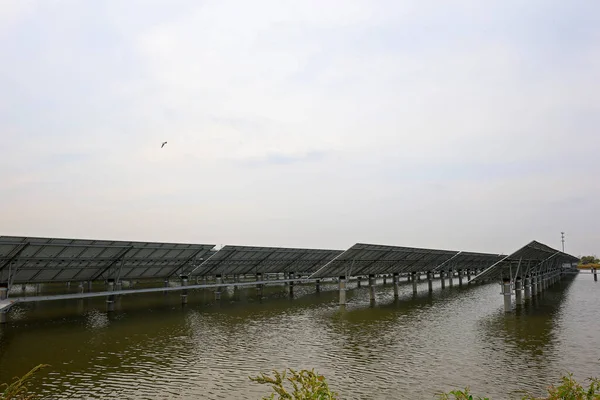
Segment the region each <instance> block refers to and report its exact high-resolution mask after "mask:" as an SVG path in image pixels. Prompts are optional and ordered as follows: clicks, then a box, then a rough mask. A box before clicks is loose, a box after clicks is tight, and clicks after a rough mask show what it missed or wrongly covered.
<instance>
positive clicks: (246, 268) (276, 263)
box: [193, 246, 342, 276]
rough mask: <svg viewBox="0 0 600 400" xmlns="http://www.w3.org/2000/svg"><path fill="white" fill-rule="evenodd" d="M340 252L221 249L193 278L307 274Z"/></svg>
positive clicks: (279, 248) (247, 247)
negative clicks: (259, 274)
mask: <svg viewBox="0 0 600 400" xmlns="http://www.w3.org/2000/svg"><path fill="white" fill-rule="evenodd" d="M340 253H342V251H341V250H320V249H297V248H282V247H252V246H224V247H223V248H222V249H221V250H219V251H218V252H217V253H215V254H214V255H213V256H212V257H210V258H208V259H207V260H206V261H205V262H204V263H202V264H201V265H199V266H198V267H197V268H196V269H195V271H194V272H193V274H194V275H201V276H204V275H235V274H240V275H244V274H258V273H261V274H266V273H281V272H296V273H299V274H304V273H310V272H314V271H316V269H317V268H318V267H319V266H321V265H322V264H323V263H325V262H327V261H329V260H330V259H332V258H334V257H335V256H337V255H338V254H340Z"/></svg>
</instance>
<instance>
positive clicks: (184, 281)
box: [181, 275, 188, 304]
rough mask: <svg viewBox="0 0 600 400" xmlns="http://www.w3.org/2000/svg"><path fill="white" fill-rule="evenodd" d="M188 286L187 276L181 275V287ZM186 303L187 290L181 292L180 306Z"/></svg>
mask: <svg viewBox="0 0 600 400" xmlns="http://www.w3.org/2000/svg"><path fill="white" fill-rule="evenodd" d="M187 285H188V277H187V275H181V286H187ZM187 302H188V291H187V289H183V290H182V291H181V304H187Z"/></svg>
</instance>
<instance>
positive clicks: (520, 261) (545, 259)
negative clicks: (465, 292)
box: [472, 240, 579, 281]
mask: <svg viewBox="0 0 600 400" xmlns="http://www.w3.org/2000/svg"><path fill="white" fill-rule="evenodd" d="M578 261H579V259H578V258H577V257H574V256H572V255H570V254H567V253H563V252H561V251H560V250H556V249H553V248H551V247H549V246H547V245H545V244H542V243H540V242H537V241H535V240H534V241H532V242H530V243H528V244H526V245H525V246H523V247H521V248H520V249H519V250H517V251H515V252H514V253H512V254H510V255H508V256H505V257H503V258H501V259H500V260H498V261H497V262H496V263H494V264H493V265H491V266H490V267H489V268H487V269H486V270H484V271H483V272H482V273H480V274H479V275H477V276H475V277H474V278H473V279H472V281H474V280H480V279H484V278H485V279H494V278H497V279H501V278H503V277H504V278H510V277H513V278H514V277H515V276H517V275H519V276H526V275H529V274H532V273H539V272H543V271H544V269H546V268H550V267H552V268H555V267H558V266H562V265H563V264H571V263H576V262H578Z"/></svg>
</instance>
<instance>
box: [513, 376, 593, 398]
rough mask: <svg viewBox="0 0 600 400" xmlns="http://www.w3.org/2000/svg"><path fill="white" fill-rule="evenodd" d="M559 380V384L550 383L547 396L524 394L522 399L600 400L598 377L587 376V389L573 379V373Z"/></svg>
mask: <svg viewBox="0 0 600 400" xmlns="http://www.w3.org/2000/svg"><path fill="white" fill-rule="evenodd" d="M561 380H562V384H561V385H559V386H554V385H552V386H550V388H548V397H542V398H539V399H537V398H535V397H532V396H525V397H523V400H536V399H537V400H600V380H599V379H598V378H589V379H588V380H589V381H590V386H589V387H588V388H587V389H586V388H584V387H583V386H581V384H580V383H578V382H577V381H576V380H575V379H573V374H568V375H565V376H563V377H562V378H561Z"/></svg>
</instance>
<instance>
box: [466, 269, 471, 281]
mask: <svg viewBox="0 0 600 400" xmlns="http://www.w3.org/2000/svg"><path fill="white" fill-rule="evenodd" d="M470 280H471V270H470V269H468V270H467V282H468V283H471V282H469V281H470Z"/></svg>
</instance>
